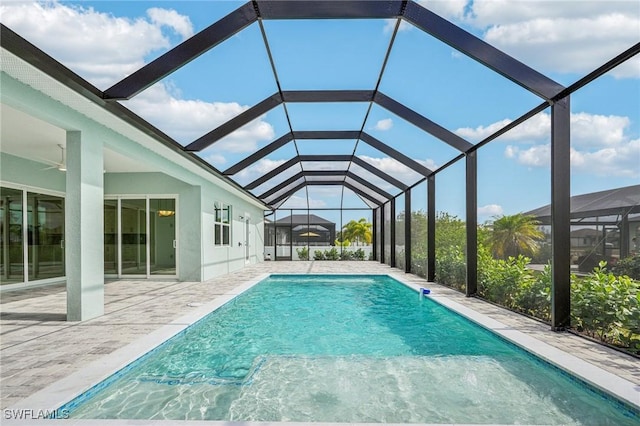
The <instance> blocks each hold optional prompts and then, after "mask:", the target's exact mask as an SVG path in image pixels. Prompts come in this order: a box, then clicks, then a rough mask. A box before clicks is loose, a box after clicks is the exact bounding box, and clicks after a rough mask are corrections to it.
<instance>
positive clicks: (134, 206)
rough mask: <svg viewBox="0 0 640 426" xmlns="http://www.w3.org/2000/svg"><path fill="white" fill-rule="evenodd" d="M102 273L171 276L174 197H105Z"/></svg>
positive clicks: (174, 271)
mask: <svg viewBox="0 0 640 426" xmlns="http://www.w3.org/2000/svg"><path fill="white" fill-rule="evenodd" d="M104 218H105V219H104V224H105V226H104V228H105V229H104V244H105V250H104V264H105V275H108V276H118V277H132V278H133V277H150V276H152V275H153V276H167V277H175V276H176V275H177V270H176V247H177V241H176V226H175V225H176V200H175V198H149V197H145V198H125V197H120V198H117V199H111V200H105V204H104Z"/></svg>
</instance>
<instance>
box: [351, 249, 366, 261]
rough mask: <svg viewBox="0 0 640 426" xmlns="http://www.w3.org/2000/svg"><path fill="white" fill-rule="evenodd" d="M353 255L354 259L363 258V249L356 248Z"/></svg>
mask: <svg viewBox="0 0 640 426" xmlns="http://www.w3.org/2000/svg"><path fill="white" fill-rule="evenodd" d="M353 257H354V258H355V259H356V260H364V257H365V253H364V250H362V249H361V248H359V249H358V250H356V251H355V252H353Z"/></svg>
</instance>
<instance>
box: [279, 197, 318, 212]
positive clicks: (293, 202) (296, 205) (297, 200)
mask: <svg viewBox="0 0 640 426" xmlns="http://www.w3.org/2000/svg"><path fill="white" fill-rule="evenodd" d="M308 206H309V208H312V209H321V208H324V207H327V203H326V202H324V200H316V199H313V198H309V204H308ZM280 208H287V209H306V208H307V198H306V197H299V196H297V195H292V196H291V197H289V199H288V200H287V201H285V202H284V204H283V205H282V206H281V207H280Z"/></svg>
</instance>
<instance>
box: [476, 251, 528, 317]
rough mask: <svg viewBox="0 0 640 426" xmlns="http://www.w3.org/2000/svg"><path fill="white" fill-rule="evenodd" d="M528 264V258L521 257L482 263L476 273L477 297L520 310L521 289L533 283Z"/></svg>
mask: <svg viewBox="0 0 640 426" xmlns="http://www.w3.org/2000/svg"><path fill="white" fill-rule="evenodd" d="M528 263H529V258H528V257H524V256H522V255H519V256H518V257H513V256H509V257H508V258H507V259H506V260H502V259H491V260H487V261H484V262H482V263H481V264H480V265H479V266H480V268H479V271H478V293H479V295H480V296H482V297H484V298H486V299H487V300H490V301H492V302H495V303H498V304H500V305H503V306H506V307H507V308H511V309H521V306H519V303H518V301H519V295H520V294H522V288H523V287H525V288H530V287H532V283H533V281H535V279H534V277H533V273H532V272H531V271H530V270H528V269H527V264H528Z"/></svg>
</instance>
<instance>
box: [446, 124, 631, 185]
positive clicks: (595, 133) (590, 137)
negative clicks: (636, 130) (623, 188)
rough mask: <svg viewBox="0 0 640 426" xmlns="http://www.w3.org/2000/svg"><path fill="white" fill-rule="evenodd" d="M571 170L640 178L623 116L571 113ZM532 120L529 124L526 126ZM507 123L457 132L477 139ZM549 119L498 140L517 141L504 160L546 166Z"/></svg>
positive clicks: (517, 128)
mask: <svg viewBox="0 0 640 426" xmlns="http://www.w3.org/2000/svg"><path fill="white" fill-rule="evenodd" d="M570 120H571V167H572V169H573V170H574V171H577V172H589V173H594V174H597V175H600V176H620V177H636V176H640V167H638V164H640V142H639V139H637V138H633V137H632V136H631V135H629V131H630V127H631V120H630V119H629V117H626V116H619V115H601V114H590V113H586V112H579V113H574V114H571V118H570ZM530 121H531V123H529V122H530ZM507 123H509V120H502V121H499V122H497V123H493V124H490V125H488V126H486V127H484V126H479V127H477V128H475V129H470V128H464V129H458V131H456V133H458V134H460V135H465V136H466V137H469V138H470V139H472V140H476V141H477V140H480V139H482V138H484V137H486V136H488V135H489V134H491V133H492V132H494V131H495V130H497V129H498V128H500V127H501V126H503V125H504V124H507ZM550 130H551V117H550V116H549V114H547V113H542V114H538V115H537V116H535V117H533V118H532V119H531V120H529V121H527V122H525V123H523V124H522V125H520V126H518V127H516V128H515V129H513V130H511V131H510V132H508V133H506V134H505V135H503V136H501V137H500V139H499V140H503V141H510V142H517V145H514V144H510V145H507V146H506V148H505V150H504V155H505V157H506V158H510V159H513V160H516V161H517V162H518V163H519V164H522V165H524V166H527V167H549V165H550V162H551V145H550V143H549V142H550Z"/></svg>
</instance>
